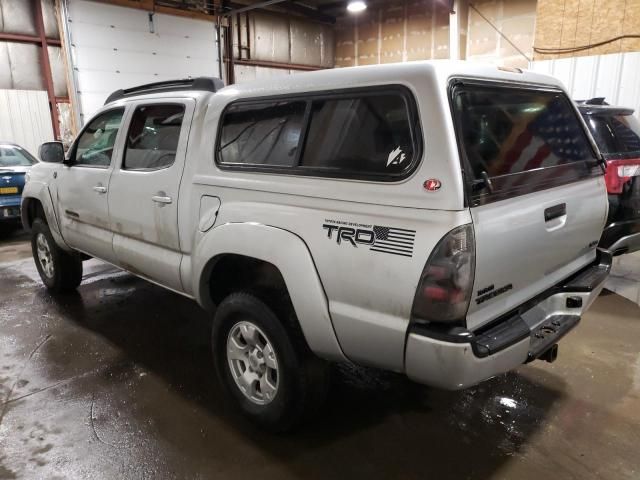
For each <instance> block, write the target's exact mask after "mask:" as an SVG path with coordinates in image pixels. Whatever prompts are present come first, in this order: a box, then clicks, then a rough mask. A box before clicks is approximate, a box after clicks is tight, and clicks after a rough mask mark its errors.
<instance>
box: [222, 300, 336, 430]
mask: <svg viewBox="0 0 640 480" xmlns="http://www.w3.org/2000/svg"><path fill="white" fill-rule="evenodd" d="M292 313H293V312H292ZM281 316H282V314H281ZM288 320H289V319H287V318H278V316H276V314H275V313H274V311H273V310H272V309H271V308H270V307H269V306H267V305H266V304H265V303H264V302H262V301H261V300H260V299H259V298H258V297H256V296H254V295H252V294H248V293H232V294H231V295H229V296H228V297H226V298H225V299H224V300H223V301H222V302H221V303H220V305H219V306H218V309H217V311H216V314H215V318H214V322H213V332H212V347H213V355H214V360H215V365H216V370H217V374H218V378H219V380H220V383H221V385H222V389H223V392H224V394H225V397H226V399H227V400H229V401H230V402H232V403H233V404H234V405H235V406H237V407H238V408H239V410H240V411H241V412H242V413H243V414H244V416H245V417H248V418H249V419H250V420H251V421H253V422H254V423H257V424H258V425H260V426H261V427H263V428H265V429H267V430H270V431H273V432H283V431H288V430H291V429H293V428H294V427H296V426H297V425H299V423H300V422H301V421H302V420H304V419H305V418H308V416H309V415H310V414H311V413H313V412H315V411H316V410H317V409H318V407H319V406H320V405H321V404H322V402H323V401H324V399H325V397H326V393H327V389H328V385H329V370H328V365H327V363H326V362H325V361H323V360H321V359H319V358H317V357H316V356H315V355H313V353H312V352H311V351H310V350H309V347H308V346H307V344H306V341H305V340H304V336H303V335H302V332H301V331H299V327H298V325H297V322H295V324H293V325H292V324H291V323H290V322H289V321H288ZM296 330H297V331H296ZM268 357H270V358H268ZM243 390H244V391H243Z"/></svg>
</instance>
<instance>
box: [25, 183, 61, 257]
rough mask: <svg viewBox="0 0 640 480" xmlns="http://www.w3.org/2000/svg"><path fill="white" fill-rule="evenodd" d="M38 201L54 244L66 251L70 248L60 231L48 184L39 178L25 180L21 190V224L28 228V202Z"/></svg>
mask: <svg viewBox="0 0 640 480" xmlns="http://www.w3.org/2000/svg"><path fill="white" fill-rule="evenodd" d="M36 200H37V201H39V202H40V204H41V205H42V208H43V210H44V214H45V216H46V217H47V223H48V224H49V230H51V235H52V236H53V239H54V240H55V242H56V244H57V245H58V246H59V247H60V248H62V249H63V250H66V251H68V252H70V251H71V248H69V246H68V245H67V244H66V243H65V241H64V238H63V237H62V233H61V232H60V224H59V223H58V216H57V215H56V210H55V208H54V207H53V199H52V198H51V192H50V191H49V186H48V185H47V184H46V183H44V182H41V181H39V180H33V178H32V179H31V180H30V181H29V182H27V183H26V184H25V186H24V190H23V191H22V203H21V217H22V225H23V227H24V228H25V229H26V230H30V227H31V225H30V224H29V219H28V215H29V208H28V205H29V202H31V201H36Z"/></svg>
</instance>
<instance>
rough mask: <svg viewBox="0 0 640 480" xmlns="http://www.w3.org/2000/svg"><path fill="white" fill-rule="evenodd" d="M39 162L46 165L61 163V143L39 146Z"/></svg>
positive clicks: (62, 158)
mask: <svg viewBox="0 0 640 480" xmlns="http://www.w3.org/2000/svg"><path fill="white" fill-rule="evenodd" d="M38 155H39V156H40V160H42V161H43V162H47V163H63V162H64V147H63V146H62V142H46V143H43V144H42V145H40V149H39V150H38Z"/></svg>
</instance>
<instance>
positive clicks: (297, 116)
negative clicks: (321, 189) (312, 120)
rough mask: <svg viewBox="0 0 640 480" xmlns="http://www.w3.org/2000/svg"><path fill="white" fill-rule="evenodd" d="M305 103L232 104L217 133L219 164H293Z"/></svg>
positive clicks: (295, 157) (295, 158)
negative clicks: (218, 139) (218, 134)
mask: <svg viewBox="0 0 640 480" xmlns="http://www.w3.org/2000/svg"><path fill="white" fill-rule="evenodd" d="M305 107H306V102H304V101H299V102H298V101H293V102H290V101H281V102H270V103H261V104H257V105H256V104H253V105H251V104H238V105H232V106H231V107H230V108H229V109H228V110H227V111H226V113H225V115H224V119H223V124H222V131H221V134H220V144H219V147H218V149H219V154H220V161H221V162H222V163H229V164H249V165H271V166H274V165H276V166H293V165H294V164H295V162H296V160H297V151H298V144H299V140H300V131H301V128H302V119H303V117H304V111H305Z"/></svg>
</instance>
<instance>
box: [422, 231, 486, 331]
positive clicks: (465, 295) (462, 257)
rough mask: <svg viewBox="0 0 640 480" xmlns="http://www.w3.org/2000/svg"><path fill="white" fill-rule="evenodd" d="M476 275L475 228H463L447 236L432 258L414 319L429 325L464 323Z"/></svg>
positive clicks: (424, 274) (424, 271)
mask: <svg viewBox="0 0 640 480" xmlns="http://www.w3.org/2000/svg"><path fill="white" fill-rule="evenodd" d="M474 274H475V240H474V237H473V228H472V226H471V225H463V226H461V227H458V228H456V229H454V230H452V231H450V232H449V233H447V234H446V235H445V236H444V238H442V240H440V242H439V243H438V245H437V246H436V248H435V250H434V251H433V253H432V254H431V257H429V261H428V262H427V264H426V265H425V267H424V270H423V271H422V275H421V277H420V283H419V285H418V290H417V291H416V296H415V299H414V301H413V311H412V316H413V318H414V319H419V320H425V321H429V322H462V321H464V318H465V317H466V315H467V310H468V309H469V302H470V300H471V294H472V291H473V277H474Z"/></svg>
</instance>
